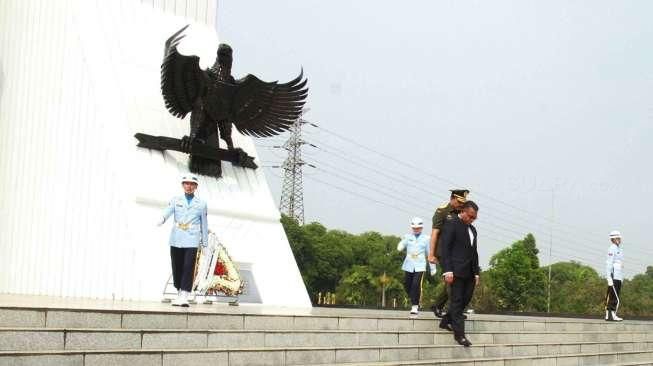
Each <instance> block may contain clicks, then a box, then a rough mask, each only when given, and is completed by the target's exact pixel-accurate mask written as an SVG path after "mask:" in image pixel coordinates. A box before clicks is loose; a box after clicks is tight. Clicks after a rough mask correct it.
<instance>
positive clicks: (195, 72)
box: [161, 25, 208, 118]
mask: <svg viewBox="0 0 653 366" xmlns="http://www.w3.org/2000/svg"><path fill="white" fill-rule="evenodd" d="M186 28H188V25H186V26H185V27H183V28H181V29H180V30H179V31H177V33H175V34H173V35H172V36H171V37H170V38H168V40H167V41H166V43H165V48H164V51H163V63H162V64H161V93H162V94H163V100H164V101H165V106H166V108H167V109H168V111H169V112H170V114H172V115H173V116H175V117H179V118H184V117H185V116H186V114H188V113H189V112H191V111H192V110H193V103H194V102H195V100H196V99H197V98H199V97H200V96H201V95H203V92H204V89H205V88H206V87H207V85H208V82H207V79H208V75H207V74H206V71H204V70H202V69H201V68H200V64H199V61H200V58H199V57H198V56H186V55H182V54H180V53H179V51H177V45H178V44H179V42H180V41H181V40H182V38H184V37H185V35H181V33H182V32H183V31H184V30H186Z"/></svg>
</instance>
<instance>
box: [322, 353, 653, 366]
mask: <svg viewBox="0 0 653 366" xmlns="http://www.w3.org/2000/svg"><path fill="white" fill-rule="evenodd" d="M424 365H429V366H430V365H438V366H439V365H455V366H567V365H569V366H584V365H592V366H595V365H604V366H653V352H649V351H632V352H617V353H605V352H597V353H592V354H569V355H548V356H524V357H480V358H451V359H433V360H417V361H396V362H362V363H361V362H355V363H330V364H319V365H311V366H424Z"/></svg>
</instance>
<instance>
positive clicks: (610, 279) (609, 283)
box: [608, 277, 614, 286]
mask: <svg viewBox="0 0 653 366" xmlns="http://www.w3.org/2000/svg"><path fill="white" fill-rule="evenodd" d="M612 285H614V283H613V282H612V278H610V277H608V286H612Z"/></svg>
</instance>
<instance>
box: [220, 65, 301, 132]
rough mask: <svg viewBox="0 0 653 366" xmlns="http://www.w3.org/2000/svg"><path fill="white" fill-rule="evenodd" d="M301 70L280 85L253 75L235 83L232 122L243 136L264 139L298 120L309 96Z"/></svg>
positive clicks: (287, 127)
mask: <svg viewBox="0 0 653 366" xmlns="http://www.w3.org/2000/svg"><path fill="white" fill-rule="evenodd" d="M302 79H304V71H303V70H302V72H300V74H299V76H297V77H296V78H295V79H293V80H291V81H289V82H287V83H285V84H280V83H278V82H270V83H268V82H265V81H262V80H261V79H259V78H257V77H256V76H254V75H251V74H249V75H247V76H245V77H244V78H242V79H239V80H236V84H235V86H236V90H235V94H234V100H233V104H232V122H233V124H234V126H236V128H237V129H238V131H240V132H241V133H243V134H246V135H250V136H256V137H267V136H274V135H277V134H279V133H281V132H283V131H286V130H288V129H289V128H290V127H291V126H292V124H293V123H294V122H295V121H296V120H297V119H298V118H299V116H300V115H301V113H302V108H303V106H304V103H305V99H306V96H307V95H308V88H307V87H306V83H307V81H308V80H307V79H304V80H302Z"/></svg>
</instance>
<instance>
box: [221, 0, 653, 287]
mask: <svg viewBox="0 0 653 366" xmlns="http://www.w3.org/2000/svg"><path fill="white" fill-rule="evenodd" d="M218 13H219V21H218V34H219V37H220V39H221V41H222V42H227V43H229V44H231V45H232V47H233V48H234V75H235V76H236V77H241V76H243V75H245V74H247V73H253V74H256V75H257V76H259V77H260V78H262V79H264V80H270V81H272V80H282V81H283V80H289V79H291V78H293V77H294V76H296V75H297V74H298V72H299V70H300V67H302V66H303V67H304V71H305V74H306V75H307V76H308V78H309V86H310V92H309V98H308V103H307V107H309V108H310V112H309V113H308V114H307V115H306V119H307V120H309V121H311V122H315V123H317V124H319V125H320V126H321V127H323V129H320V128H314V127H306V128H305V130H306V135H305V139H306V140H307V141H308V142H310V143H313V144H315V145H317V146H318V147H319V149H315V148H311V147H306V149H305V150H304V152H305V153H306V155H305V160H306V161H307V162H309V163H313V164H315V165H316V166H317V167H318V168H317V169H313V168H306V170H305V182H304V206H305V216H306V221H307V222H310V221H319V222H321V223H323V224H324V225H326V226H327V227H329V228H333V229H335V228H338V229H344V230H348V231H351V232H355V233H358V232H363V231H369V230H375V231H379V232H382V233H386V234H396V235H400V234H403V233H406V232H408V222H409V220H410V218H411V216H413V215H415V216H420V217H422V218H424V219H425V221H426V222H430V219H431V216H432V215H433V211H434V209H435V208H436V207H437V206H439V205H440V204H441V203H442V202H444V201H445V200H446V199H447V198H448V192H447V190H448V189H449V188H454V187H455V188H468V189H470V190H471V191H472V193H471V195H470V198H472V199H473V200H475V201H476V202H477V203H478V204H479V206H480V211H479V218H478V220H477V222H476V226H477V228H478V231H479V251H480V254H481V257H482V258H481V259H482V262H483V263H485V266H484V267H487V261H488V260H489V257H490V256H491V255H492V254H493V253H495V252H496V251H497V250H499V249H500V248H503V247H505V246H506V245H508V244H510V243H512V242H513V241H514V240H516V239H519V238H521V237H523V236H524V235H525V234H526V233H527V232H533V233H534V234H535V236H536V239H537V240H538V247H539V248H540V250H541V252H542V253H541V256H540V257H541V259H542V263H543V264H544V263H548V250H549V244H550V242H551V238H550V234H551V231H553V240H552V243H553V245H552V247H553V252H552V253H553V261H561V260H572V259H573V260H577V261H582V262H584V263H586V264H590V265H592V266H593V267H595V268H597V269H599V270H600V273H603V272H604V271H605V270H604V269H603V263H604V261H605V253H606V252H607V248H608V246H609V241H608V238H607V236H608V233H609V231H610V230H613V229H619V230H621V231H622V233H623V235H624V244H623V247H624V252H625V256H626V264H625V269H626V274H627V275H628V276H629V277H630V276H632V275H634V274H636V273H639V272H642V271H643V270H644V268H645V266H646V265H653V249H651V247H650V244H651V239H650V235H649V226H650V224H651V222H652V221H651V214H650V212H649V211H650V208H651V207H652V206H653V205H652V204H653V199H652V198H651V194H652V193H653V192H652V191H653V190H652V189H651V183H650V181H651V176H652V173H651V168H650V166H651V164H650V156H651V155H652V152H653V151H652V150H653V148H652V147H651V144H650V140H651V138H652V137H653V132H652V131H651V125H652V123H653V71H652V70H653V69H652V68H653V48H652V46H653V22H651V14H653V2H651V1H646V0H641V1H596V0H591V1H589V0H588V1H524V0H519V1H517V0H516V1H421V2H411V3H410V4H409V5H408V3H405V2H404V3H401V2H396V1H394V2H382V1H316V0H315V1H306V0H303V1H299V0H296V1H221V2H220V4H219V9H218ZM340 136H342V137H346V138H348V139H350V140H351V141H349V140H346V139H343V138H341V137H340ZM284 138H287V135H283V136H281V137H279V138H273V139H260V140H258V141H257V145H258V146H259V149H258V152H259V154H260V155H261V158H262V160H263V165H275V164H280V163H281V161H282V160H283V158H284V153H283V150H279V149H274V148H271V147H270V146H273V145H277V144H280V143H282V142H283V139H284ZM379 153H380V154H379ZM264 169H265V172H266V175H267V177H268V181H269V183H270V187H271V189H272V192H273V194H274V195H275V199H276V200H278V197H279V195H280V191H281V180H280V178H279V176H280V175H281V174H282V172H281V170H280V169H274V168H264ZM552 196H554V197H552ZM552 198H554V199H553V206H552ZM552 214H553V217H554V224H553V225H552V224H551V220H550V217H551V215H552ZM427 229H428V228H427Z"/></svg>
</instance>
